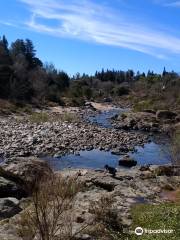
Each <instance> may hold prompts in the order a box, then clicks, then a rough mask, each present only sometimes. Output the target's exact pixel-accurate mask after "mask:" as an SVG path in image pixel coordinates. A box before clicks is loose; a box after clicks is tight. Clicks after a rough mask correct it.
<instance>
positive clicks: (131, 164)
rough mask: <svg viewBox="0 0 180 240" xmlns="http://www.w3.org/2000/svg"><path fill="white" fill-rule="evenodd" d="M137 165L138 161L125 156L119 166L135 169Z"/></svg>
mask: <svg viewBox="0 0 180 240" xmlns="http://www.w3.org/2000/svg"><path fill="white" fill-rule="evenodd" d="M136 165H137V161H136V160H134V159H132V158H130V157H129V156H124V157H123V158H122V159H120V160H119V166H123V167H134V166H136Z"/></svg>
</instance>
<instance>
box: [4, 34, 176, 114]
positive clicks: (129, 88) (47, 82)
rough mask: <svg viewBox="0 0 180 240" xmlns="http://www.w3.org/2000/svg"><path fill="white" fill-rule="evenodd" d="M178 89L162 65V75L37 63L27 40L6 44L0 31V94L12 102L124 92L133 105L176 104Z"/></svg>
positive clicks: (79, 99)
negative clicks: (89, 71)
mask: <svg viewBox="0 0 180 240" xmlns="http://www.w3.org/2000/svg"><path fill="white" fill-rule="evenodd" d="M179 92H180V76H179V74H178V73H176V72H174V71H171V72H167V71H166V69H165V68H164V70H163V72H162V74H157V73H154V72H153V71H150V70H149V71H148V72H147V73H140V72H139V71H138V72H137V73H135V72H134V71H133V70H127V71H122V70H108V69H107V70H104V69H102V70H101V71H96V72H95V74H94V75H88V74H85V73H84V74H79V73H77V74H75V75H74V76H72V77H70V76H69V75H68V74H67V73H66V72H64V71H62V70H58V69H56V68H55V66H54V65H53V64H52V63H43V62H42V61H41V60H40V59H39V58H38V57H37V56H36V49H35V47H34V44H33V42H32V41H31V40H30V39H25V40H23V39H17V40H16V41H15V42H12V43H11V44H10V45H9V43H8V40H7V39H6V37H5V36H2V38H1V39H0V98H1V99H6V100H8V101H10V102H13V103H16V104H18V103H21V104H26V103H30V104H34V105H44V104H48V103H49V102H55V103H58V104H61V105H63V104H69V105H83V104H84V102H85V101H86V100H103V99H106V100H107V99H109V100H111V101H113V100H114V99H116V100H117V99H120V98H121V97H122V98H123V97H125V98H126V99H128V101H130V102H132V103H133V104H134V105H135V108H136V109H137V110H141V109H143V108H159V107H161V108H171V107H172V105H173V107H174V108H178V106H179V105H180V96H179Z"/></svg>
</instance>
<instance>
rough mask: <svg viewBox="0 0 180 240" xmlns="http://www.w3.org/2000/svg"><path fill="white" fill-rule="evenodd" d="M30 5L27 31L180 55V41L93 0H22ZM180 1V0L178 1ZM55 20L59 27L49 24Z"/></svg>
mask: <svg viewBox="0 0 180 240" xmlns="http://www.w3.org/2000/svg"><path fill="white" fill-rule="evenodd" d="M19 1H21V2H23V3H25V4H27V5H28V6H29V9H30V11H31V18H30V19H29V20H28V21H27V22H26V23H25V24H26V26H27V27H28V28H30V29H31V30H35V31H38V32H42V33H46V34H51V35H54V36H58V37H66V38H76V39H81V40H85V41H90V42H94V43H98V44H105V45H111V46H117V47H122V48H128V49H132V50H136V51H139V52H143V53H146V54H149V55H153V56H156V57H158V58H165V57H166V56H168V54H170V53H177V54H180V38H178V37H175V36H171V35H170V34H168V33H164V32H163V31H160V30H159V29H157V30H154V29H152V28H150V27H148V26H145V25H142V24H140V23H134V22H133V20H130V19H129V17H128V16H124V15H123V14H122V11H119V12H117V11H116V10H115V9H111V8H110V7H108V5H102V4H101V5H100V4H95V3H93V2H92V1H90V0H81V1H77V0H69V1H67V0H59V1H57V0H43V1H41V0H19ZM178 2H179V1H178ZM50 20H55V21H56V22H57V24H56V26H52V24H48V21H50Z"/></svg>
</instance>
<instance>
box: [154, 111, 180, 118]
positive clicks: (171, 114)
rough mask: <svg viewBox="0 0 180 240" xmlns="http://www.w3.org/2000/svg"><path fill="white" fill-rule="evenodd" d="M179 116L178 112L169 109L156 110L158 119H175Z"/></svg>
mask: <svg viewBox="0 0 180 240" xmlns="http://www.w3.org/2000/svg"><path fill="white" fill-rule="evenodd" d="M176 117H177V113H175V112H172V111H168V110H159V111H157V112H156V119H157V120H174V119H175V118H176Z"/></svg>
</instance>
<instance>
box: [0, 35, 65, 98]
mask: <svg viewBox="0 0 180 240" xmlns="http://www.w3.org/2000/svg"><path fill="white" fill-rule="evenodd" d="M69 81H70V78H69V76H68V75H67V74H66V73H65V72H63V71H58V70H57V69H56V68H55V67H54V65H53V64H43V63H42V61H41V60H40V59H39V58H38V57H37V56H36V50H35V47H34V45H33V43H32V41H31V40H29V39H26V40H22V39H17V40H16V41H15V42H13V43H12V44H11V45H10V46H9V44H8V41H7V39H6V37H5V36H3V37H2V38H1V39H0V98H3V99H8V100H12V101H15V102H19V101H22V102H44V101H46V100H49V101H58V99H59V97H60V94H61V92H62V91H64V90H65V89H66V88H68V87H69Z"/></svg>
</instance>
